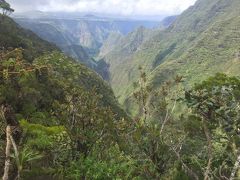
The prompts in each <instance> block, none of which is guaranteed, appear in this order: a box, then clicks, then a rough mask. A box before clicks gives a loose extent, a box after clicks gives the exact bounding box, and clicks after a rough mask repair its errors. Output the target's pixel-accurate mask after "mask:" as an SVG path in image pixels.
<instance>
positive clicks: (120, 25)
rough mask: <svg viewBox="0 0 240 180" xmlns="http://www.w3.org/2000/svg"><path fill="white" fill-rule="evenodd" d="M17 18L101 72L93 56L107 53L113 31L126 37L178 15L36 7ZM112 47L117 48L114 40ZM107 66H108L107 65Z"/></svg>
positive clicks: (164, 23) (68, 53)
mask: <svg viewBox="0 0 240 180" xmlns="http://www.w3.org/2000/svg"><path fill="white" fill-rule="evenodd" d="M14 19H15V21H16V22H17V23H18V24H20V25H21V26H22V27H24V28H27V29H30V30H32V31H33V32H35V33H36V34H37V35H39V36H40V37H41V38H43V39H44V40H47V41H49V42H52V43H54V44H56V45H57V46H58V47H59V48H60V49H61V50H62V51H63V52H65V53H66V54H67V55H70V56H71V57H73V58H75V59H78V60H79V61H81V62H82V63H84V64H86V65H87V66H88V67H91V68H92V69H95V70H96V71H97V72H101V73H100V74H107V73H106V72H104V73H102V70H99V68H98V62H96V61H95V60H94V59H93V57H97V56H99V52H100V50H101V54H100V56H102V55H103V49H104V48H105V49H106V44H107V42H109V41H111V40H110V39H111V38H112V37H113V34H118V35H120V36H123V37H124V36H126V35H127V34H128V33H130V32H132V31H134V30H136V29H137V28H139V27H144V28H148V29H153V28H164V27H167V26H169V24H170V23H171V22H172V21H173V20H174V19H175V16H173V17H172V18H168V19H165V20H163V21H161V22H159V21H143V20H133V19H124V18H113V17H103V16H96V15H92V14H84V15H81V14H80V15H77V14H64V13H63V14H61V15H60V14H54V13H44V12H40V11H39V12H38V11H37V12H35V11H34V12H28V13H24V14H15V15H14ZM111 48H113V46H112V44H111ZM106 50H107V49H106ZM107 51H109V49H108V50H107ZM97 59H99V58H97ZM101 67H102V64H101ZM104 69H105V70H106V68H104ZM105 70H104V71H105ZM105 78H106V79H108V78H107V77H105Z"/></svg>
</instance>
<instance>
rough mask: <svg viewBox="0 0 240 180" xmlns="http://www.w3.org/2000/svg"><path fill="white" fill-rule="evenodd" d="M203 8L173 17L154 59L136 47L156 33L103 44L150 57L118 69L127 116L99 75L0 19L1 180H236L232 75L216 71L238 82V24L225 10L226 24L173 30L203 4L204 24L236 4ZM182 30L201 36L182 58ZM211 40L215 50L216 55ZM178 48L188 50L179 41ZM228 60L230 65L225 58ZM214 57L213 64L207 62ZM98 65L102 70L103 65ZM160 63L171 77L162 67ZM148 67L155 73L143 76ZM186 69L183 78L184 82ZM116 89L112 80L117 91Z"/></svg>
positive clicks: (239, 123) (237, 87)
mask: <svg viewBox="0 0 240 180" xmlns="http://www.w3.org/2000/svg"><path fill="white" fill-rule="evenodd" d="M207 2H209V1H208V0H199V1H198V2H197V4H196V6H195V7H191V8H190V9H189V10H188V11H186V12H185V13H184V14H183V15H182V16H180V17H178V20H177V21H176V22H175V23H174V24H173V25H172V27H170V28H169V29H168V30H166V31H164V32H161V33H164V35H166V37H164V38H163V35H161V33H160V36H161V37H162V38H163V39H162V40H161V42H163V44H165V43H167V40H169V39H168V38H170V39H171V38H174V37H175V38H176V39H175V40H176V42H175V41H174V42H172V41H171V42H169V43H168V45H169V46H167V48H163V47H161V48H162V50H161V52H158V53H156V52H153V51H155V50H154V49H153V50H151V48H150V47H149V48H148V49H147V50H146V49H142V48H143V47H144V46H145V45H146V44H148V43H150V41H148V40H147V39H148V38H150V37H153V38H155V37H157V35H159V34H158V31H151V32H152V33H149V31H147V30H146V29H144V28H139V29H137V30H136V31H134V32H133V33H130V34H129V35H128V36H127V37H128V38H129V41H127V39H126V38H125V37H119V36H118V35H117V34H113V35H112V36H114V38H116V39H114V40H113V41H111V40H109V41H108V42H109V44H111V43H113V42H118V40H119V39H121V40H120V44H122V45H121V50H120V51H117V50H113V51H115V52H117V53H120V52H121V51H124V52H125V54H128V57H130V56H132V53H137V54H138V53H144V52H145V51H152V52H153V54H152V57H155V58H154V61H151V62H146V64H147V65H146V64H145V63H143V66H142V67H141V66H140V67H139V66H138V67H134V69H132V70H134V72H132V71H125V70H122V71H124V73H125V74H126V75H127V76H129V78H132V79H133V80H134V81H135V82H134V83H133V85H131V86H132V87H131V89H126V92H127V94H129V96H128V97H125V98H126V100H125V104H126V108H127V110H128V112H129V113H132V112H134V116H132V117H130V116H128V115H127V114H126V113H125V111H123V110H122V108H121V107H120V106H119V104H118V101H117V99H116V98H115V96H114V94H113V91H112V89H111V88H110V87H109V85H108V84H107V83H106V82H104V81H103V80H102V78H101V77H100V76H99V75H97V73H95V72H93V71H92V70H90V69H88V68H87V67H85V66H84V65H82V64H79V63H78V62H76V61H75V60H73V59H71V58H69V57H67V56H66V55H64V54H63V53H61V52H60V51H59V50H58V49H57V48H55V46H53V45H51V44H49V43H48V42H46V41H44V40H41V39H40V38H38V37H37V36H36V35H34V34H33V33H31V32H28V31H26V30H24V29H22V28H20V27H19V26H17V25H16V23H15V22H14V21H13V20H11V19H10V18H8V17H6V16H5V15H4V18H1V20H0V43H1V44H0V45H1V47H2V48H1V50H0V175H1V177H3V180H8V179H29V180H31V179H49V180H50V179H73V180H74V179H76V180H79V179H99V180H101V179H163V180H165V179H166V180H169V179H171V180H192V179H194V180H201V179H204V180H210V179H229V180H234V179H240V137H239V133H240V119H239V117H240V78H239V77H237V76H229V75H226V74H223V73H215V72H217V71H219V70H221V68H220V67H221V66H220V65H223V64H224V65H225V68H226V64H228V63H226V62H232V64H231V70H232V71H231V73H232V74H236V75H237V70H238V67H237V65H238V59H239V58H238V54H237V55H236V54H235V50H236V46H237V38H238V31H237V30H236V29H235V28H233V26H234V27H235V25H238V18H237V17H236V18H234V17H233V16H234V15H236V12H238V11H231V15H232V16H231V18H230V19H231V20H232V21H227V20H226V19H221V21H218V22H215V23H214V24H211V23H210V21H209V22H206V24H204V26H202V25H201V26H200V25H199V27H198V23H200V24H201V23H203V22H202V21H201V18H200V17H202V14H199V16H200V17H199V18H200V19H199V20H198V21H197V22H198V23H196V22H195V19H194V18H193V19H190V20H189V21H190V23H189V24H181V23H180V22H184V21H186V20H187V19H188V18H189V16H188V14H192V13H193V14H194V13H196V12H202V11H203V10H206V6H208V7H210V11H207V12H206V14H207V15H208V16H209V15H210V14H211V16H210V17H209V19H208V20H210V19H211V18H213V19H214V18H216V19H218V18H217V16H215V13H213V12H212V8H213V9H217V14H218V13H219V12H222V11H221V9H224V10H228V8H229V7H231V8H233V5H237V4H235V3H236V1H235V0H229V1H224V0H213V1H211V2H212V3H211V4H205V3H207ZM0 3H1V1H0ZM203 5H204V6H203ZM219 5H220V6H219ZM223 5H224V6H223ZM220 7H221V8H220ZM219 8H220V9H219ZM237 8H238V6H236V9H237ZM198 10H199V11H198ZM200 10H201V11H200ZM234 10H235V9H234ZM204 12H205V11H204ZM212 13H213V14H212ZM203 14H204V13H203ZM206 14H204V16H203V17H205V15H206ZM220 14H221V13H220ZM224 15H225V14H223V15H222V16H221V17H224ZM192 21H194V22H195V25H194V26H192V25H193V24H192ZM234 23H236V24H234ZM233 24H234V25H233ZM188 25H189V26H191V28H190V27H189V26H188ZM201 28H202V29H201ZM188 29H192V31H191V32H192V33H193V34H195V35H197V34H199V33H200V34H201V33H204V35H203V34H201V36H200V37H195V38H193V39H192V41H194V45H195V46H192V47H191V50H189V49H188V50H187V51H186V52H185V51H183V49H181V50H180V49H179V46H180V45H179V41H181V40H183V38H186V37H181V35H186V34H184V33H183V32H185V31H186V33H189V31H188ZM205 29H207V30H205ZM202 31H204V32H202ZM174 32H175V33H176V34H175V33H174ZM179 32H181V33H179ZM216 32H221V35H222V36H221V37H219V36H218V34H217V33H216ZM232 32H234V33H232ZM182 33H183V34H182ZM211 33H213V34H215V35H216V36H212V34H211ZM173 34H175V36H174V37H172V36H171V35H173ZM226 37H234V38H230V40H229V39H226ZM165 38H167V39H165ZM179 38H180V39H179ZM181 38H182V39H181ZM214 38H215V39H214ZM209 39H210V40H211V41H209V42H208V43H207V41H206V42H205V40H209ZM216 39H218V40H216ZM216 41H217V44H218V47H219V48H220V50H219V49H216V46H215V45H216ZM219 43H220V44H219ZM124 44H125V46H124ZM183 44H185V45H186V46H188V45H187V44H188V43H187V42H183ZM183 44H182V45H183ZM155 45H156V44H155ZM117 46H118V45H116V47H117ZM163 46H165V45H163ZM189 46H190V45H189ZM105 47H106V48H107V45H106V46H105ZM119 47H120V46H119ZM184 47H185V46H184ZM114 48H115V47H114ZM176 49H177V50H176ZM105 50H106V51H108V49H105ZM207 50H208V51H207ZM180 51H183V52H180ZM209 51H211V52H212V54H209V53H208V52H209ZM111 52H112V50H111ZM175 53H176V54H175ZM103 54H104V53H103ZM110 54H111V53H110ZM171 54H172V55H173V56H172V57H177V54H178V55H179V56H180V55H181V56H180V57H182V56H183V54H184V57H186V58H187V59H188V67H189V68H188V67H187V66H186V64H185V63H183V64H182V66H181V68H179V69H177V68H176V61H177V60H176V61H175V60H173V59H172V61H170V60H169V61H166V60H165V58H166V56H171ZM174 54H175V55H174ZM111 55H113V54H111ZM107 56H108V57H110V55H109V54H108V53H107ZM134 56H135V55H134ZM137 56H138V57H142V56H140V55H136V57H137ZM232 56H234V60H232V59H231V58H229V57H232ZM144 57H148V55H145V56H144ZM152 57H150V60H151V58H152ZM194 57H195V58H194ZM216 57H219V62H215V61H214V59H215V58H216ZM127 59H128V58H127ZM128 60H129V59H128ZM123 61H125V60H123ZM164 61H166V62H164ZM100 62H101V63H103V65H102V68H104V67H105V66H106V64H104V63H105V62H104V61H103V60H102V61H100ZM109 62H110V61H109ZM177 62H178V61H177ZM199 62H201V63H199ZM118 63H119V62H118ZM164 63H166V64H165V65H164ZM168 63H169V64H171V65H172V66H171V67H172V68H174V69H176V72H174V73H172V71H171V70H169V69H168V68H166V69H165V68H163V67H166V66H169V64H168ZM194 63H197V64H198V65H196V64H195V65H194ZM202 63H203V64H204V63H206V64H209V65H211V70H212V71H213V72H212V74H214V75H213V76H208V74H205V75H200V74H197V75H195V76H193V75H192V73H190V71H195V72H197V73H199V72H202V73H203V72H205V71H203V70H202V68H203V66H201V64H202ZM215 63H216V64H218V65H219V66H220V67H219V68H217V65H216V66H214V64H215ZM222 63H223V64H222ZM178 64H179V63H178ZM127 65H129V64H127ZM144 65H146V66H144ZM228 65H229V64H228ZM152 66H157V67H156V68H153V67H152ZM110 68H111V67H110ZM151 68H152V70H153V69H154V71H153V72H152V73H150V74H149V73H148V72H149V70H150V69H151ZM135 70H136V72H135ZM185 71H187V72H188V73H189V76H182V75H185V74H184V73H183V72H185ZM126 72H127V73H126ZM131 73H133V74H131ZM134 73H136V74H134ZM125 74H124V76H125ZM177 74H180V75H177ZM160 75H161V76H160ZM170 75H171V76H170ZM203 77H206V78H204V79H205V80H204V79H203ZM110 80H113V79H110ZM196 81H198V82H197V83H194V82H196ZM124 83H125V82H124ZM121 85H122V83H121V82H119V85H118V86H117V87H119V88H120V87H121ZM189 85H190V86H189ZM115 88H116V87H115ZM121 88H126V87H121ZM121 91H122V89H120V90H119V92H121ZM124 91H125V90H124ZM123 95H125V94H123Z"/></svg>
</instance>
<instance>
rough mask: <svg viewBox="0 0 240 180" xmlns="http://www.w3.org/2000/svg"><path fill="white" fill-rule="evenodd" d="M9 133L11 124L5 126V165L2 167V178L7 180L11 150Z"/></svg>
mask: <svg viewBox="0 0 240 180" xmlns="http://www.w3.org/2000/svg"><path fill="white" fill-rule="evenodd" d="M10 135H11V126H9V125H8V126H7V128H6V140H7V142H6V151H5V155H6V159H5V167H4V174H3V177H2V179H3V180H9V169H10V165H11V162H10V151H11V139H10Z"/></svg>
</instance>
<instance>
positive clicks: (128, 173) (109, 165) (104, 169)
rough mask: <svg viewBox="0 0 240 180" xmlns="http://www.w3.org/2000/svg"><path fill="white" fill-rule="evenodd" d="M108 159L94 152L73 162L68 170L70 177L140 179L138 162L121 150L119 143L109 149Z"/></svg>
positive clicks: (68, 176)
mask: <svg viewBox="0 0 240 180" xmlns="http://www.w3.org/2000/svg"><path fill="white" fill-rule="evenodd" d="M105 154H107V159H104V158H99V155H98V154H93V155H91V156H89V157H87V158H85V159H80V160H78V161H77V162H72V163H71V164H70V167H68V168H67V169H66V170H65V172H66V177H67V178H69V179H81V178H83V177H85V178H86V179H122V178H124V179H140V177H138V174H139V172H138V171H139V169H138V164H137V162H136V161H135V160H134V159H133V158H131V157H130V156H127V155H125V154H124V153H123V152H121V151H120V150H119V147H118V146H117V145H115V146H112V147H111V148H110V149H108V150H107V151H106V152H105Z"/></svg>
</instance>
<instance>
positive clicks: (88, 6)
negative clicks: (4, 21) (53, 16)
mask: <svg viewBox="0 0 240 180" xmlns="http://www.w3.org/2000/svg"><path fill="white" fill-rule="evenodd" d="M7 1H8V2H9V3H10V4H11V5H12V7H13V8H14V9H15V10H16V12H22V11H32V10H40V11H65V12H96V13H104V14H115V15H116V14H119V15H143V16H146V15H149V16H153V15H171V14H178V13H180V12H182V11H183V10H185V9H186V8H188V7H189V6H190V5H193V4H194V2H195V1H196V0H7Z"/></svg>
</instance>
